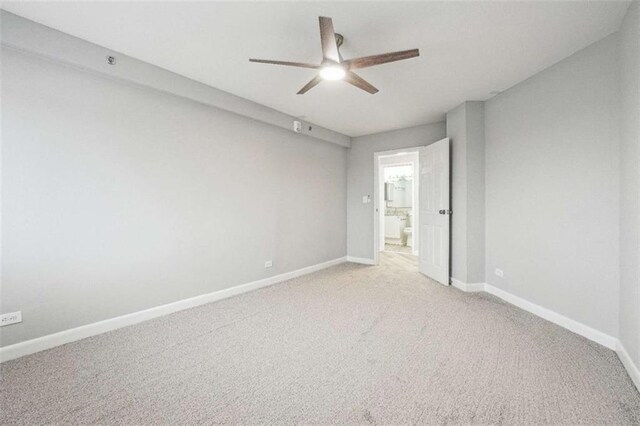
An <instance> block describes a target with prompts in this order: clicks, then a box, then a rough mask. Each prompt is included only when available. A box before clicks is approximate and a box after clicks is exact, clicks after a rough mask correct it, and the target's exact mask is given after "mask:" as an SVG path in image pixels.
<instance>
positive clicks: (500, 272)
mask: <svg viewBox="0 0 640 426" xmlns="http://www.w3.org/2000/svg"><path fill="white" fill-rule="evenodd" d="M494 273H495V274H496V276H498V277H504V272H503V271H502V269H498V268H496V270H495V271H494Z"/></svg>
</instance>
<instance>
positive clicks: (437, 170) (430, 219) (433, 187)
mask: <svg viewBox="0 0 640 426" xmlns="http://www.w3.org/2000/svg"><path fill="white" fill-rule="evenodd" d="M409 176H411V179H410V180H411V185H410V186H411V195H412V199H411V206H410V207H409V206H408V204H409V202H408V198H407V192H406V191H407V189H408V185H407V182H408V181H409V179H408V177H409ZM398 182H402V184H400V185H396V183H398ZM403 190H404V192H403ZM450 190H451V188H450V143H449V139H448V138H445V139H442V140H440V141H438V142H435V143H433V144H430V145H428V146H423V147H415V148H407V149H401V150H393V151H383V152H376V153H374V203H375V204H374V206H375V208H374V263H375V264H376V265H378V264H380V254H381V253H385V256H386V255H387V253H393V252H392V251H391V250H393V248H394V246H399V247H407V246H410V247H411V249H410V251H411V254H408V253H406V254H405V253H398V255H404V256H411V255H413V256H417V257H415V258H416V259H417V264H418V269H419V271H420V272H421V273H422V274H424V275H427V276H428V277H430V278H432V279H433V280H435V281H437V282H439V283H441V284H443V285H449V284H450V282H449V281H450V227H451V213H452V212H451V209H450ZM396 199H397V200H400V201H398V202H396V201H394V200H396ZM409 211H410V212H411V213H409ZM403 217H405V219H404V221H403ZM407 225H409V226H407ZM407 228H409V229H408V231H409V232H406V229H407ZM401 230H402V231H401ZM403 234H404V235H403ZM409 236H410V238H409ZM390 243H391V244H390ZM394 243H395V244H394ZM405 250H406V249H405Z"/></svg>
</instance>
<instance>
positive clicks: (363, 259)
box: [347, 256, 376, 265]
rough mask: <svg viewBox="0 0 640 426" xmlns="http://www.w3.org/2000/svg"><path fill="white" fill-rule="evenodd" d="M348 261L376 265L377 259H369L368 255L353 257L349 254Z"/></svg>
mask: <svg viewBox="0 0 640 426" xmlns="http://www.w3.org/2000/svg"><path fill="white" fill-rule="evenodd" d="M347 262H351V263H361V264H363V265H375V264H376V261H375V260H373V259H367V258H366V257H353V256H347Z"/></svg>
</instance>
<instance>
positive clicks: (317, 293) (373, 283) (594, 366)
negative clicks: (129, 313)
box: [0, 253, 640, 425]
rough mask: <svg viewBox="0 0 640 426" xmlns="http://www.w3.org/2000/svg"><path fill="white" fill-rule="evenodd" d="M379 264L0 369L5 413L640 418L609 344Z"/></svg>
mask: <svg viewBox="0 0 640 426" xmlns="http://www.w3.org/2000/svg"><path fill="white" fill-rule="evenodd" d="M412 262H413V263H412ZM382 263H383V266H381V267H372V266H362V265H354V264H344V265H340V266H336V267H333V268H330V269H327V270H324V271H320V272H318V273H315V274H312V275H308V276H305V277H302V278H298V279H295V280H292V281H288V282H286V283H283V284H279V285H275V286H272V287H269V288H266V289H263V290H259V291H255V292H252V293H248V294H245V295H242V296H238V297H235V298H232V299H227V300H224V301H221V302H218V303H214V304H209V305H206V306H202V307H199V308H194V309H191V310H188V311H183V312H180V313H177V314H173V315H170V316H167V317H163V318H159V319H156V320H153V321H149V322H146V323H142V324H139V325H136V326H132V327H128V328H125V329H122V330H118V331H114V332H111V333H108V334H104V335H100V336H96V337H93V338H90V339H86V340H83V341H80V342H76V343H72V344H68V345H65V346H62V347H59V348H55V349H52V350H49V351H46V352H42V353H39V354H34V355H32V356H29V357H25V358H22V359H18V360H15V361H10V362H8V363H5V364H3V365H2V367H1V373H2V376H1V379H0V380H1V383H0V385H1V386H0V392H1V395H0V396H1V403H2V406H1V408H2V414H1V416H2V423H3V424H51V423H61V424H63V423H74V424H96V423H99V424H198V423H207V424H211V423H251V424H256V423H269V424H273V423H315V424H347V423H349V424H354V423H375V424H407V423H429V424H445V423H446V424H460V423H465V424H468V423H474V424H508V425H512V424H540V423H547V424H609V425H613V424H616V425H619V424H629V425H631V424H635V425H638V424H639V423H640V394H638V392H637V391H636V389H635V388H634V387H633V384H632V382H631V380H630V379H629V377H628V376H627V374H626V373H625V371H624V369H623V367H622V365H621V364H620V361H619V360H618V358H617V356H616V354H615V353H614V352H612V351H610V350H608V349H605V348H604V347H602V346H599V345H597V344H595V343H593V342H590V341H588V340H586V339H584V338H582V337H580V336H578V335H575V334H573V333H571V332H569V331H566V330H564V329H562V328H560V327H557V326H555V325H553V324H551V323H549V322H546V321H544V320H541V319H539V318H537V317H535V316H533V315H530V314H528V313H526V312H523V311H521V310H519V309H517V308H515V307H513V306H510V305H508V304H505V303H502V302H500V301H499V300H498V299H496V298H494V297H492V296H488V295H483V294H464V293H461V292H460V291H458V290H456V289H454V288H451V287H444V286H441V285H439V284H436V283H434V282H432V281H430V280H428V279H426V278H424V277H422V276H420V275H419V274H418V273H417V272H416V268H415V258H412V257H411V256H408V255H402V254H398V255H394V254H388V253H382Z"/></svg>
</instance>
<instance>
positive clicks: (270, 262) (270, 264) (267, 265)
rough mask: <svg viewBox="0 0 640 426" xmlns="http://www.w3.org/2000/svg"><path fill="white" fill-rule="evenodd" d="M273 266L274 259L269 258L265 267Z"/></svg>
mask: <svg viewBox="0 0 640 426" xmlns="http://www.w3.org/2000/svg"><path fill="white" fill-rule="evenodd" d="M272 266H273V261H272V260H267V261H266V262H264V267H265V268H271V267H272Z"/></svg>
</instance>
